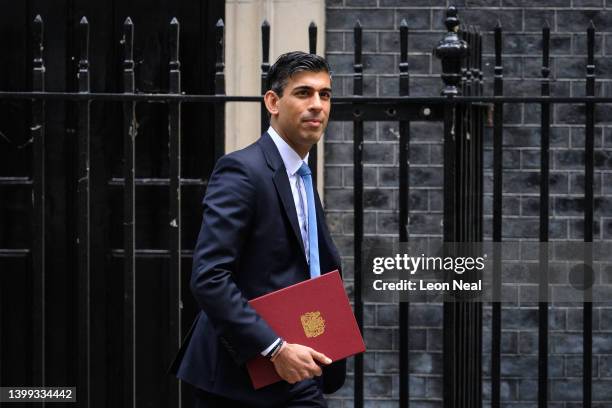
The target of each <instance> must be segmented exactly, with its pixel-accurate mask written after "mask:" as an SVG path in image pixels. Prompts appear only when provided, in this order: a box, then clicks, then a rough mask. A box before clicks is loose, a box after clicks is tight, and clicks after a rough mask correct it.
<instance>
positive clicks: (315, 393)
mask: <svg viewBox="0 0 612 408" xmlns="http://www.w3.org/2000/svg"><path fill="white" fill-rule="evenodd" d="M264 406H265V405H264ZM300 407H304V408H306V407H312V408H327V402H326V401H325V398H323V393H322V392H321V389H320V388H319V387H318V386H317V383H315V382H313V383H312V384H311V385H310V386H308V387H305V388H304V389H302V390H300V392H298V393H297V394H295V395H294V396H293V398H292V399H291V400H290V401H288V402H286V403H284V404H282V405H274V406H270V407H269V408H300ZM195 408H251V406H249V405H247V404H245V403H244V402H239V401H235V400H232V399H229V398H225V397H222V396H219V395H216V394H211V393H208V392H205V391H202V390H199V389H196V391H195Z"/></svg>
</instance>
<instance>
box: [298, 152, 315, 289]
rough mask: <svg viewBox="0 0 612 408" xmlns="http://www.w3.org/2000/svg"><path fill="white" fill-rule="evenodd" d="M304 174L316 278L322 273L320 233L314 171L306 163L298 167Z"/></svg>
mask: <svg viewBox="0 0 612 408" xmlns="http://www.w3.org/2000/svg"><path fill="white" fill-rule="evenodd" d="M297 172H298V174H299V175H300V176H302V181H303V182H304V188H305V189H306V201H307V205H308V256H309V259H310V262H309V263H310V277H311V278H316V277H317V276H320V275H321V266H320V265H319V235H318V233H317V212H316V210H315V198H314V189H313V187H312V176H311V174H312V172H311V171H310V167H308V165H307V164H306V163H302V167H300V168H299V169H298V171H297Z"/></svg>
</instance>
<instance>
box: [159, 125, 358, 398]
mask: <svg viewBox="0 0 612 408" xmlns="http://www.w3.org/2000/svg"><path fill="white" fill-rule="evenodd" d="M315 195H316V210H317V228H318V231H319V258H320V264H321V271H322V272H328V271H333V270H335V269H340V257H339V256H338V252H337V250H336V247H335V245H334V243H333V242H332V239H331V236H330V234H329V231H328V229H327V225H326V223H325V216H324V214H323V210H322V208H321V203H320V199H319V197H318V195H317V194H316V190H315ZM203 204H204V215H203V220H202V227H201V230H200V234H199V236H198V241H197V244H196V248H195V251H194V256H193V270H192V275H191V291H192V293H193V295H194V297H195V299H196V301H197V303H198V304H199V306H200V309H201V311H200V313H199V314H198V316H197V317H196V319H195V322H194V323H193V326H192V328H191V330H190V332H189V334H188V335H187V337H186V339H185V341H184V343H183V346H182V347H181V350H180V351H179V353H178V355H177V357H176V359H175V361H174V363H173V364H172V367H171V370H172V371H173V372H175V373H176V375H177V377H178V378H180V379H181V380H183V381H186V382H188V383H190V384H192V385H194V386H195V387H198V388H200V389H202V390H205V391H208V392H212V393H215V394H219V395H223V396H226V397H229V398H232V399H237V400H241V401H244V402H245V403H251V404H259V405H262V406H270V405H273V404H279V403H282V402H283V401H286V400H287V399H289V398H290V397H291V395H292V394H294V393H296V392H299V391H300V389H301V388H302V387H305V386H308V385H310V384H311V383H312V381H315V380H305V381H302V382H300V383H297V384H294V385H291V384H288V383H287V382H285V381H281V382H279V383H276V384H273V385H270V386H268V387H264V388H262V389H260V390H257V391H255V390H254V389H253V387H252V385H251V382H250V379H249V377H248V373H247V371H246V368H245V365H244V364H245V362H246V361H248V360H250V359H252V358H254V357H256V356H257V355H258V354H260V353H261V351H263V350H264V349H265V348H266V347H268V346H269V345H270V344H272V343H273V342H274V340H275V339H276V338H277V337H278V336H277V334H276V333H275V332H274V331H273V330H272V329H271V328H270V326H269V325H268V324H267V323H266V322H265V321H264V320H263V319H262V318H261V317H260V316H259V315H258V314H257V313H256V312H255V311H254V310H253V309H252V308H251V307H250V306H249V304H248V303H247V300H249V299H252V298H255V297H258V296H261V295H264V294H266V293H269V292H272V291H275V290H278V289H281V288H284V287H286V286H289V285H292V284H295V283H298V282H301V281H303V280H305V279H308V278H309V277H310V276H309V269H308V264H307V262H306V255H305V253H304V245H303V243H302V238H301V235H300V230H299V225H298V219H297V212H296V209H295V204H294V201H293V196H292V193H291V187H290V185H289V178H288V176H287V171H286V170H285V166H284V164H283V161H282V158H281V156H280V153H279V152H278V149H277V148H276V145H275V144H274V142H273V141H272V138H271V137H270V136H269V135H268V134H267V133H265V134H264V135H263V136H262V137H261V138H260V139H259V140H258V141H257V142H255V143H253V144H252V145H250V146H248V147H246V148H245V149H242V150H239V151H236V152H233V153H230V154H227V155H225V156H223V157H222V158H221V159H219V161H218V162H217V164H216V166H215V169H214V170H213V173H212V175H211V178H210V181H209V184H208V187H207V190H206V194H205V197H204V203H203ZM295 301H298V302H299V299H295ZM345 372H346V361H345V360H342V361H339V362H336V363H333V364H331V365H330V366H328V367H325V368H324V370H323V376H322V378H318V379H317V381H318V382H319V385H320V386H322V388H323V389H324V391H325V392H334V391H336V390H337V389H339V388H340V387H341V386H342V384H343V383H344V379H345Z"/></svg>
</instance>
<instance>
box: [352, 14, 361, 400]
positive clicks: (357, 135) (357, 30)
mask: <svg viewBox="0 0 612 408" xmlns="http://www.w3.org/2000/svg"><path fill="white" fill-rule="evenodd" d="M353 33H354V39H355V55H354V57H355V61H354V64H353V72H354V73H353V95H362V94H363V65H362V63H361V45H362V43H361V23H360V22H359V20H357V22H356V23H355V27H354V29H353ZM353 191H354V202H355V212H354V218H355V222H354V247H353V248H354V259H355V261H354V264H355V266H354V269H355V276H354V279H355V281H354V285H355V288H354V291H353V293H354V303H355V318H356V319H357V324H358V325H359V328H360V329H361V330H362V331H363V303H362V301H361V246H362V245H361V244H362V241H363V121H362V120H361V119H360V118H358V117H356V118H355V120H353ZM354 392H355V394H354V397H355V407H357V408H361V407H363V354H358V355H356V356H355V388H354Z"/></svg>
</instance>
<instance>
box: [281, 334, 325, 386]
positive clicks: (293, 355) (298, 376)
mask: <svg viewBox="0 0 612 408" xmlns="http://www.w3.org/2000/svg"><path fill="white" fill-rule="evenodd" d="M317 362H318V363H321V364H324V365H327V364H330V363H331V362H332V360H331V359H330V358H329V357H327V356H326V355H324V354H323V353H319V352H318V351H315V350H313V349H311V348H310V347H306V346H302V345H301V344H291V343H283V345H282V346H281V349H280V351H279V352H278V354H277V355H276V356H275V358H274V359H273V360H272V363H273V364H274V368H275V369H276V372H277V373H278V375H279V376H280V377H281V378H282V379H283V380H285V381H287V382H288V383H289V384H295V383H296V382H298V381H302V380H306V379H309V378H313V377H314V376H317V377H318V376H320V375H321V373H322V370H321V367H319V366H318V365H317Z"/></svg>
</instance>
